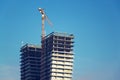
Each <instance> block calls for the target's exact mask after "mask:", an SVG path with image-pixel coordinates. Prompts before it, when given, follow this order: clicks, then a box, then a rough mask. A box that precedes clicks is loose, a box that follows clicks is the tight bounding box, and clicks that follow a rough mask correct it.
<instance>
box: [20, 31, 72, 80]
mask: <svg viewBox="0 0 120 80" xmlns="http://www.w3.org/2000/svg"><path fill="white" fill-rule="evenodd" d="M73 39H74V36H73V34H68V33H58V32H52V33H50V34H49V35H47V36H45V37H44V39H43V40H42V48H41V47H38V46H34V45H31V46H30V45H25V46H23V47H22V48H21V80H38V79H39V80H72V70H73V43H74V41H73Z"/></svg>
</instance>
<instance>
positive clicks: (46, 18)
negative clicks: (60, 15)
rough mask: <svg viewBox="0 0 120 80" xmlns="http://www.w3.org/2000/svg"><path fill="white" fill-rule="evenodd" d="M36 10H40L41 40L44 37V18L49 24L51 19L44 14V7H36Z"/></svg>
mask: <svg viewBox="0 0 120 80" xmlns="http://www.w3.org/2000/svg"><path fill="white" fill-rule="evenodd" d="M38 10H39V12H40V13H41V15H42V34H41V38H42V40H43V39H44V37H45V20H47V22H48V24H49V25H50V26H52V23H51V21H50V20H49V19H48V17H47V15H46V14H45V12H44V9H42V8H38Z"/></svg>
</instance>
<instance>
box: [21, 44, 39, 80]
mask: <svg viewBox="0 0 120 80" xmlns="http://www.w3.org/2000/svg"><path fill="white" fill-rule="evenodd" d="M20 52H21V55H20V56H21V68H20V69H21V80H40V56H41V47H40V46H37V45H32V44H26V45H24V46H22V48H21V50H20Z"/></svg>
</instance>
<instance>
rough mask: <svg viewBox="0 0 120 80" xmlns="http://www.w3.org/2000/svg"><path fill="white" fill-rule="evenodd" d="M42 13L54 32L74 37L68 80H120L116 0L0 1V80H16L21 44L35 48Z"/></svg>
mask: <svg viewBox="0 0 120 80" xmlns="http://www.w3.org/2000/svg"><path fill="white" fill-rule="evenodd" d="M39 7H42V8H44V9H45V11H46V13H47V15H48V16H49V19H50V20H51V22H52V23H53V24H54V27H52V28H51V27H49V25H48V24H46V26H45V27H46V33H47V34H48V33H50V32H53V31H58V32H68V33H73V34H74V35H75V47H74V52H75V58H74V72H73V80H119V79H120V1H119V0H1V1H0V37H1V38H0V80H20V72H19V65H20V64H19V61H20V59H19V58H20V56H19V55H20V52H19V50H20V47H21V41H24V43H32V44H40V35H41V14H40V13H39V12H38V8H39Z"/></svg>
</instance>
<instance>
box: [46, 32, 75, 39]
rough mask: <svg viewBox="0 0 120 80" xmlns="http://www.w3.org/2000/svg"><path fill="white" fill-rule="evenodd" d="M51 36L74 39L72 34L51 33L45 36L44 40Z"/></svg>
mask: <svg viewBox="0 0 120 80" xmlns="http://www.w3.org/2000/svg"><path fill="white" fill-rule="evenodd" d="M51 35H56V36H64V37H71V38H74V35H73V34H69V33H61V32H52V33H50V34H48V35H47V36H45V38H48V37H49V36H51Z"/></svg>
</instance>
